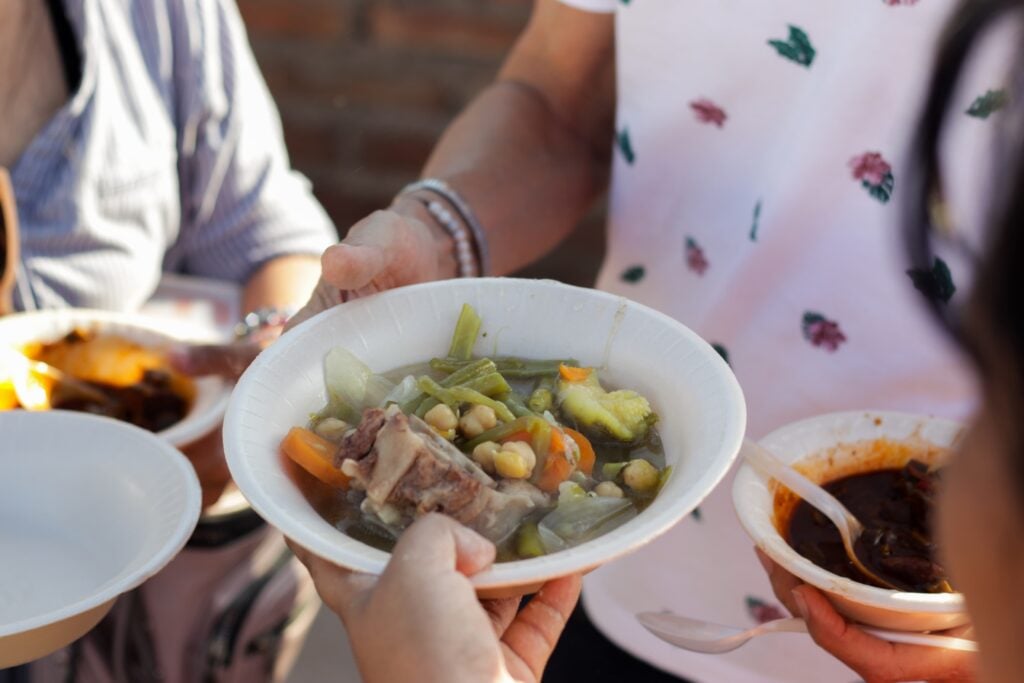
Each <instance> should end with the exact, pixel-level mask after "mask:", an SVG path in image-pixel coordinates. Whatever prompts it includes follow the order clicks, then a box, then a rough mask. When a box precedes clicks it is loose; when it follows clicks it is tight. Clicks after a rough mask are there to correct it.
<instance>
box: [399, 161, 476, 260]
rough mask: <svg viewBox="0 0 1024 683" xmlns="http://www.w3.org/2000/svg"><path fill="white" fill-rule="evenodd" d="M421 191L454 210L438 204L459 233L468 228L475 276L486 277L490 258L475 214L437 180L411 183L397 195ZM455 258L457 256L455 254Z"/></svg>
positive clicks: (464, 231) (428, 179) (428, 207)
mask: <svg viewBox="0 0 1024 683" xmlns="http://www.w3.org/2000/svg"><path fill="white" fill-rule="evenodd" d="M421 190H426V191H428V192H430V193H432V194H435V195H437V196H438V197H440V198H441V199H443V200H445V202H447V203H448V204H449V205H450V206H451V207H452V208H453V209H454V210H455V213H454V214H453V213H452V212H450V211H448V210H447V208H446V207H445V206H444V205H443V204H440V207H441V208H442V209H445V213H446V214H447V215H448V216H449V217H450V219H451V220H450V222H451V223H452V224H454V225H455V226H457V229H458V231H459V232H460V233H462V234H464V235H465V234H466V231H467V228H468V231H469V232H468V237H469V246H470V253H471V254H472V253H474V251H473V249H472V247H474V246H475V247H476V250H475V256H476V259H475V264H474V265H475V267H476V274H477V275H481V276H482V275H487V274H488V273H489V272H490V258H489V254H488V249H487V238H486V237H485V236H484V231H483V227H482V226H481V225H480V221H478V220H477V218H476V214H475V213H473V210H472V209H471V208H470V207H469V204H467V203H466V200H464V199H463V198H462V196H461V195H460V194H459V193H458V192H456V191H455V190H454V189H452V187H451V186H450V185H449V184H448V183H446V182H445V181H443V180H441V179H439V178H424V179H423V180H418V181H416V182H415V183H412V184H411V185H407V186H406V187H405V188H403V189H402V191H401V192H400V193H399V194H411V193H413V192H418V191H421ZM421 201H423V200H421ZM424 204H425V205H427V209H428V210H430V213H431V215H432V216H434V217H435V218H436V219H437V220H438V222H441V223H442V224H443V225H444V229H445V230H446V231H448V233H449V234H452V237H453V238H455V235H454V234H453V233H452V229H451V227H449V225H448V224H444V223H443V220H444V219H442V218H441V217H440V216H439V215H438V214H437V213H435V212H434V211H433V210H431V209H430V206H429V204H428V203H427V202H426V201H424ZM456 216H457V217H458V219H461V221H460V220H458V219H457V218H456ZM455 239H456V248H458V238H455ZM456 256H458V254H456Z"/></svg>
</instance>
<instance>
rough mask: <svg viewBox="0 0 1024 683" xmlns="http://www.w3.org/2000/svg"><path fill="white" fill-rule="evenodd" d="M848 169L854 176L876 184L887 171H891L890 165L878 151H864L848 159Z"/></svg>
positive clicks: (883, 177) (882, 178)
mask: <svg viewBox="0 0 1024 683" xmlns="http://www.w3.org/2000/svg"><path fill="white" fill-rule="evenodd" d="M850 169H851V170H852V171H853V177H854V178H856V179H857V180H863V181H866V182H868V183H871V184H872V185H878V184H879V183H881V182H882V180H884V179H885V175H886V174H887V173H891V172H892V166H890V165H889V162H888V161H886V160H885V159H883V158H882V155H881V154H879V153H878V152H866V153H864V154H861V155H860V156H858V157H854V158H852V159H850Z"/></svg>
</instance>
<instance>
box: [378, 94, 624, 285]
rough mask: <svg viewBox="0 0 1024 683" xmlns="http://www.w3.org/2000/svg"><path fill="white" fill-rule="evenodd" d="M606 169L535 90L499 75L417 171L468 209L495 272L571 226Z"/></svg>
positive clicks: (539, 251) (538, 250) (532, 255)
mask: <svg viewBox="0 0 1024 683" xmlns="http://www.w3.org/2000/svg"><path fill="white" fill-rule="evenodd" d="M608 139H609V140H610V139H611V134H610V132H609V135H608ZM607 168H608V165H607V159H606V157H605V155H604V153H603V150H601V149H595V147H594V146H593V145H592V144H591V143H590V142H589V141H588V140H587V139H586V138H585V137H583V136H582V135H580V134H579V133H577V132H576V131H574V130H572V129H571V128H570V127H569V126H568V125H567V124H566V123H565V122H563V121H562V120H560V119H559V117H558V116H557V115H556V114H555V113H554V112H553V111H552V110H551V108H550V107H549V105H548V104H547V103H546V102H545V100H544V99H543V97H542V96H541V95H540V94H539V93H537V92H536V91H535V90H533V89H532V88H530V87H529V86H525V85H521V84H519V83H516V82H511V81H499V82H498V83H495V84H494V85H492V86H491V87H490V88H488V89H487V90H486V91H485V92H484V93H483V94H481V95H480V97H479V98H478V99H477V100H476V101H475V102H474V103H473V104H472V105H471V106H470V107H469V108H468V109H467V110H466V111H465V112H464V113H463V114H462V115H461V116H459V118H458V119H456V120H455V122H454V123H453V124H452V126H451V127H450V128H449V129H448V131H447V132H446V133H445V135H444V137H443V138H442V139H441V141H440V143H439V144H438V146H437V148H436V149H435V151H434V153H433V155H432V156H431V158H430V160H429V162H428V163H427V166H426V168H425V169H424V172H423V173H424V176H426V177H437V178H443V179H445V180H446V181H448V182H449V183H450V184H451V185H452V187H454V188H455V189H456V190H457V191H458V192H459V194H461V195H462V196H463V197H464V198H465V200H466V201H467V203H468V204H469V205H470V206H471V207H472V209H473V211H474V212H475V213H476V215H477V218H478V219H479V220H480V223H481V225H482V226H483V228H484V230H485V234H486V236H487V240H488V243H489V247H490V255H491V265H492V271H493V274H496V275H502V274H507V273H509V272H512V271H514V270H516V269H518V268H520V267H522V266H524V265H526V264H528V263H530V262H532V261H534V260H535V259H537V258H538V257H540V256H542V255H543V254H544V253H546V252H547V251H548V250H550V249H552V248H553V247H554V246H555V245H557V244H558V242H560V241H561V240H562V239H563V238H564V237H566V236H567V235H568V234H569V233H570V232H571V231H572V229H573V228H574V227H575V226H576V224H577V222H578V221H579V220H580V218H581V217H582V216H583V215H584V214H585V213H586V211H587V209H588V208H589V207H590V205H591V204H592V203H593V201H594V199H595V198H596V197H597V196H598V195H599V194H600V193H601V192H602V191H603V189H604V187H605V184H606V178H607ZM396 208H399V210H402V209H401V205H398V206H396Z"/></svg>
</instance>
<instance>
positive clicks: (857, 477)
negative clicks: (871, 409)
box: [784, 460, 953, 593]
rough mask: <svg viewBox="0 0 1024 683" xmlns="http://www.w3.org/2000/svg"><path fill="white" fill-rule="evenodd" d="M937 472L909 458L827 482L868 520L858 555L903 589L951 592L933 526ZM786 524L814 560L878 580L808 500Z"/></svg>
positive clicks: (848, 574)
mask: <svg viewBox="0 0 1024 683" xmlns="http://www.w3.org/2000/svg"><path fill="white" fill-rule="evenodd" d="M939 476H940V471H939V470H936V469H932V468H929V466H928V465H927V464H925V463H923V462H921V461H918V460H910V462H908V463H907V464H906V465H905V466H903V467H900V468H892V467H889V468H882V469H873V470H869V471H864V472H858V473H855V474H850V475H847V476H843V477H840V478H838V479H835V480H833V481H830V482H828V483H827V484H825V485H824V487H825V489H827V490H828V491H829V492H830V493H832V495H834V496H835V497H836V498H838V499H839V501H840V502H842V503H843V504H844V505H845V506H846V507H847V508H848V509H849V510H850V512H852V513H853V514H854V515H855V516H856V517H857V519H859V520H860V521H861V523H862V524H863V525H864V533H863V534H862V535H861V537H860V539H858V541H857V543H856V544H855V546H854V550H855V552H856V553H857V557H858V558H860V560H861V562H863V563H864V565H865V566H866V567H868V568H869V569H870V570H871V571H872V572H875V573H876V574H877V575H878V576H880V577H882V578H884V579H886V580H887V581H889V582H890V583H891V584H892V585H894V586H898V587H899V588H900V589H902V590H906V591H912V592H916V593H944V592H952V591H953V588H952V587H951V586H950V583H949V579H948V577H947V576H946V572H945V570H944V569H943V567H942V565H941V564H939V563H938V561H937V560H936V547H935V542H934V540H933V536H932V533H931V528H930V526H931V518H932V513H933V511H934V498H935V491H936V487H937V485H938V481H939ZM785 528H786V533H785V534H784V535H785V537H786V540H787V541H788V543H789V544H790V545H791V546H792V547H793V548H794V549H795V550H796V551H797V552H799V553H800V554H801V555H803V556H804V557H806V558H807V559H809V560H811V561H812V562H814V563H815V564H816V565H818V566H820V567H822V568H823V569H827V570H828V571H830V572H832V573H834V574H838V575H840V576H845V577H847V578H849V579H853V580H854V581H859V582H860V583H865V584H868V585H878V584H876V583H875V582H874V581H872V580H871V579H870V578H868V577H867V576H865V575H864V574H863V573H862V572H860V571H859V570H858V569H857V568H856V567H855V566H854V565H853V563H852V562H851V561H850V559H849V558H848V557H847V555H846V551H845V550H844V549H843V543H842V540H841V538H840V536H839V532H838V531H837V530H836V528H835V526H834V525H833V524H832V523H831V522H830V521H829V520H828V519H827V518H826V517H825V516H824V515H822V514H821V513H820V512H818V511H817V510H816V509H815V508H813V507H811V506H810V505H808V504H807V503H806V502H805V501H803V500H801V501H799V502H798V503H796V505H795V506H794V507H793V510H792V513H791V514H790V516H789V519H788V523H787V525H786V527H785Z"/></svg>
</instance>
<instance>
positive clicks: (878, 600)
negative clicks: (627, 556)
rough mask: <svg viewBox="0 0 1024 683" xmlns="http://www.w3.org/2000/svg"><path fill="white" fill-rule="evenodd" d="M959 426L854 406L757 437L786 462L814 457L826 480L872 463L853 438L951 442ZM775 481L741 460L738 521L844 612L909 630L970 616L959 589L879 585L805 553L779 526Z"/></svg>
mask: <svg viewBox="0 0 1024 683" xmlns="http://www.w3.org/2000/svg"><path fill="white" fill-rule="evenodd" d="M961 431H962V427H961V425H960V424H958V423H956V422H952V421H950V420H944V419H940V418H935V417H927V416H921V415H908V414H904V413H894V412H885V411H851V412H842V413H830V414H827V415H820V416H817V417H812V418H810V419H807V420H801V421H799V422H794V423H792V424H789V425H786V426H785V427H782V428H780V429H778V430H776V431H774V432H772V433H771V434H769V435H768V436H766V437H765V438H764V439H762V440H761V441H760V443H761V445H762V446H764V447H765V448H767V449H768V450H769V451H771V452H772V453H774V454H775V455H776V456H777V457H778V458H779V459H780V460H782V461H783V462H786V463H802V464H804V465H805V466H807V465H809V467H808V468H807V471H806V473H807V474H808V475H809V476H810V477H811V478H812V479H814V480H815V481H818V482H822V481H828V480H830V479H832V478H834V477H835V476H836V473H837V472H839V473H840V474H839V476H842V475H844V474H850V473H853V472H856V471H869V469H871V467H870V466H866V467H863V468H861V467H858V462H857V460H856V457H857V456H854V455H850V454H849V453H848V451H849V448H848V447H849V445H851V444H857V443H860V442H870V441H875V440H877V439H883V438H885V439H889V440H892V441H896V442H904V443H910V444H917V445H921V446H928V445H932V446H938V447H940V448H943V449H948V448H951V447H952V446H953V445H954V444H955V442H956V440H957V438H958V437H959V435H960V433H961ZM859 452H860V453H864V451H863V450H861V451H859ZM830 456H832V457H831V459H830ZM902 464H903V463H885V464H884V466H901V465H902ZM873 466H874V467H877V466H878V465H877V464H874V465H873ZM775 487H776V482H775V480H774V479H772V480H769V479H768V478H767V477H765V476H764V475H762V474H761V473H760V472H758V471H757V470H755V469H754V468H753V467H751V466H750V465H749V464H743V465H742V466H741V467H740V470H739V472H738V473H737V475H736V480H735V482H734V483H733V489H732V493H733V504H734V506H735V507H736V513H737V514H738V515H739V518H740V522H741V523H742V524H743V527H744V528H745V529H746V531H747V533H748V534H749V535H750V537H751V538H752V539H753V540H754V543H755V544H756V545H757V547H759V548H760V549H761V550H763V551H764V552H765V553H766V554H767V555H768V556H769V557H771V558H772V559H773V560H774V561H775V562H776V563H777V564H778V565H779V566H781V567H782V568H783V569H785V570H786V571H788V572H789V573H791V574H793V575H794V576H796V577H798V578H800V579H802V580H803V581H805V582H807V583H809V584H811V585H812V586H816V587H817V588H819V589H821V590H822V591H823V592H824V593H825V595H826V596H828V598H829V600H830V601H831V602H832V604H833V605H835V607H836V609H837V610H838V611H839V612H840V613H842V614H844V615H846V616H847V617H849V618H851V619H853V620H855V621H859V622H861V623H864V624H868V625H871V626H878V627H881V628H888V629H897V630H904V631H935V630H942V629H947V628H953V627H955V626H960V625H963V624H965V623H967V622H968V616H967V612H966V608H965V606H964V600H963V595H961V594H960V593H910V592H904V591H894V590H887V589H884V588H876V587H874V586H868V585H866V584H863V583H858V582H856V581H852V580H850V579H847V578H845V577H842V576H838V575H836V574H833V573H832V572H829V571H826V570H825V569H822V568H821V567H819V566H818V565H816V564H814V563H813V562H811V561H810V560H808V559H807V558H805V557H804V556H802V555H800V554H799V553H798V552H797V551H796V550H794V549H793V548H792V547H790V545H789V544H788V543H787V542H786V540H785V539H784V538H783V537H782V534H781V533H780V532H779V529H778V528H777V527H776V524H775V509H774V499H775Z"/></svg>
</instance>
